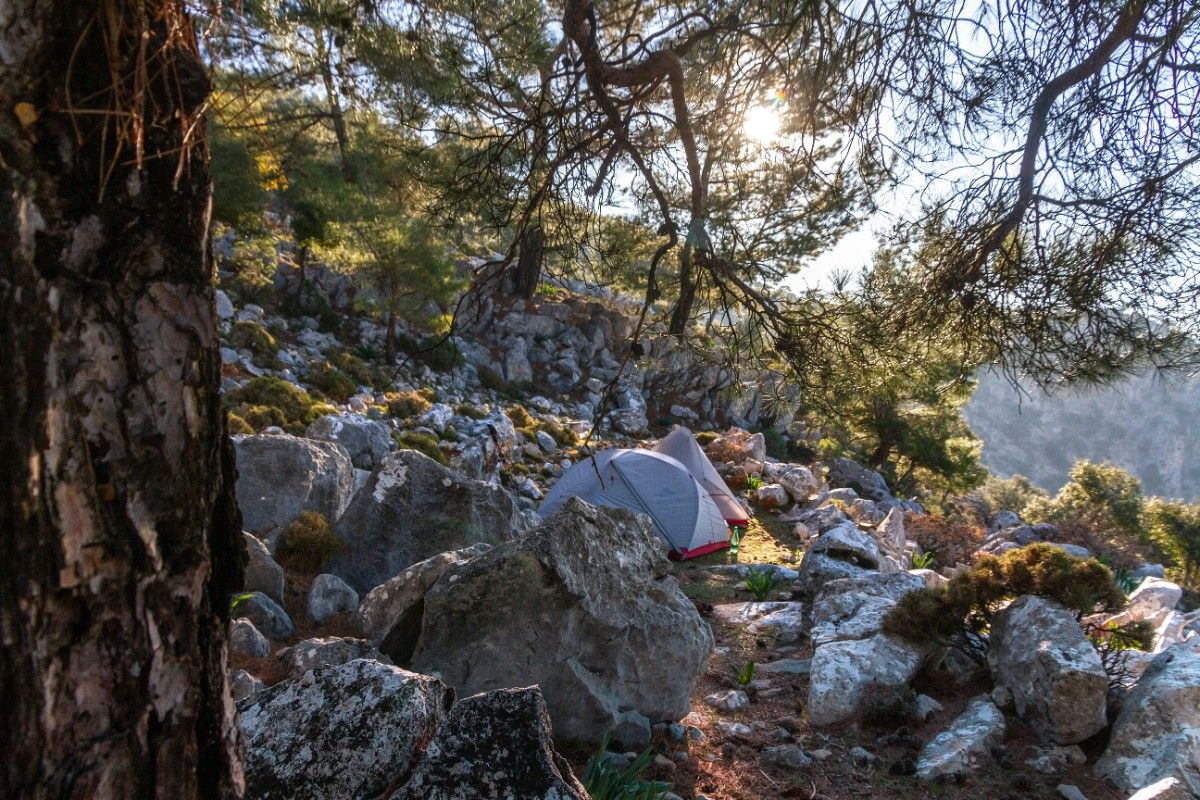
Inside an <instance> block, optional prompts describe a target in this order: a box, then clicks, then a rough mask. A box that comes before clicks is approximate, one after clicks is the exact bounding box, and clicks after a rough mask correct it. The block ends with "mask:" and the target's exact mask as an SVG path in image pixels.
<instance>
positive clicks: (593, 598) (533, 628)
mask: <svg viewBox="0 0 1200 800" xmlns="http://www.w3.org/2000/svg"><path fill="white" fill-rule="evenodd" d="M669 572H670V568H669V565H668V562H667V560H666V557H665V556H664V555H663V547H662V540H661V538H659V536H658V535H657V534H656V533H655V531H654V528H653V523H652V522H651V520H650V519H649V518H648V517H646V516H644V515H641V514H635V513H633V512H630V511H626V510H623V509H608V508H596V507H594V506H591V505H589V504H588V503H586V502H584V501H582V500H580V499H578V498H571V499H570V500H568V501H567V503H566V504H565V505H564V506H563V507H562V508H561V509H559V510H558V511H557V512H555V513H554V514H552V515H551V516H550V517H549V518H548V519H546V520H545V521H544V522H543V523H542V524H541V525H540V526H538V527H537V528H536V529H534V530H533V531H531V532H530V533H528V534H526V535H525V536H524V537H522V538H520V539H518V540H517V541H515V542H513V543H511V544H510V545H508V546H506V547H503V548H495V549H493V550H491V551H490V552H488V553H486V554H484V555H482V556H479V557H477V558H474V559H472V560H470V561H467V562H466V563H464V564H461V565H459V566H456V567H453V568H451V569H450V570H448V571H447V572H446V573H444V574H443V575H442V577H441V578H440V579H439V580H438V581H437V583H435V584H434V585H433V587H432V588H431V589H430V590H429V591H428V592H427V593H426V595H425V608H424V614H423V617H422V621H421V634H420V637H419V639H418V641H417V647H416V651H415V652H414V654H413V658H412V664H413V668H414V669H416V670H418V671H421V672H431V671H436V673H437V674H438V675H439V676H440V677H441V678H442V679H443V680H444V681H446V683H448V684H450V685H451V686H453V687H454V688H455V689H456V690H457V691H459V692H460V693H461V694H473V693H477V692H483V691H490V690H492V689H500V688H512V687H517V686H529V685H532V684H535V683H536V684H538V685H540V686H541V689H542V692H543V693H544V695H545V698H546V703H547V704H548V706H549V708H550V715H551V718H552V719H553V720H554V730H555V736H556V738H558V739H559V740H562V741H568V742H580V743H587V744H595V743H597V742H599V741H600V740H601V738H602V737H603V736H604V733H605V731H607V730H608V729H609V728H612V727H614V726H615V725H616V724H617V722H619V721H620V720H621V719H622V718H623V714H624V713H625V712H628V711H636V712H637V713H639V714H641V715H642V716H644V717H645V718H646V719H648V720H649V721H650V722H651V723H656V722H674V721H676V720H678V719H680V718H681V717H683V716H684V715H685V714H687V713H688V710H689V704H690V696H691V693H692V689H693V687H694V686H695V682H696V679H697V676H698V675H699V673H700V671H701V670H702V669H704V667H705V665H706V664H707V661H708V655H709V652H710V651H711V650H712V646H713V636H712V632H711V631H710V630H709V628H708V625H707V624H706V623H705V622H704V620H702V619H701V618H700V615H699V613H698V612H697V611H696V607H695V606H694V605H693V604H692V603H691V601H689V600H688V599H687V597H685V596H684V594H683V593H682V592H681V591H680V589H679V586H678V585H677V584H676V583H675V580H674V578H672V577H670V574H669Z"/></svg>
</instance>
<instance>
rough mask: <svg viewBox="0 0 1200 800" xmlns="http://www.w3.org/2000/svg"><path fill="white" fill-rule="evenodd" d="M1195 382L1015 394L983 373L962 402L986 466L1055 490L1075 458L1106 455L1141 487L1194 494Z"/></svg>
mask: <svg viewBox="0 0 1200 800" xmlns="http://www.w3.org/2000/svg"><path fill="white" fill-rule="evenodd" d="M1198 415H1200V381H1196V380H1191V381H1184V382H1177V383H1167V382H1164V381H1162V380H1161V379H1156V378H1154V377H1152V376H1150V375H1142V376H1139V377H1137V378H1133V379H1130V380H1128V381H1125V382H1123V383H1121V384H1119V385H1117V386H1114V387H1111V388H1104V389H1092V390H1079V391H1072V392H1064V393H1061V394H1058V395H1054V396H1047V395H1044V394H1040V393H1036V390H1035V391H1034V392H1030V394H1029V395H1026V396H1019V395H1018V394H1017V392H1016V390H1014V389H1013V387H1012V386H1011V385H1010V384H1009V383H1007V382H1006V381H1005V380H1004V379H1003V378H1001V377H998V376H996V375H994V374H986V375H984V376H983V377H982V378H981V380H980V382H979V388H978V390H977V391H976V392H975V396H974V397H973V398H972V399H971V402H970V403H969V404H968V405H967V407H966V416H967V419H968V420H969V421H970V424H971V428H972V429H973V430H974V431H975V433H977V434H978V435H979V437H980V438H981V439H983V461H984V464H986V465H987V467H988V469H989V470H991V471H992V472H995V473H999V474H1002V475H1012V474H1013V473H1020V474H1022V475H1026V476H1028V477H1029V478H1030V479H1031V480H1032V481H1033V482H1034V483H1036V484H1038V485H1039V486H1042V487H1043V488H1045V489H1047V490H1050V491H1056V490H1057V489H1058V488H1059V487H1060V486H1062V484H1063V483H1065V482H1066V478H1067V471H1068V470H1069V469H1070V468H1071V464H1072V463H1074V462H1075V461H1076V460H1077V459H1080V458H1086V459H1089V460H1092V461H1102V460H1109V461H1112V462H1113V463H1115V464H1117V465H1118V466H1120V467H1122V468H1123V469H1126V470H1128V471H1129V472H1131V473H1133V474H1134V475H1136V476H1137V477H1138V478H1140V479H1141V481H1142V486H1143V488H1144V489H1145V491H1146V492H1147V493H1150V494H1156V495H1160V496H1163V497H1178V498H1183V499H1187V500H1195V499H1197V498H1200V439H1197V437H1196V436H1195V431H1196V425H1197V416H1198Z"/></svg>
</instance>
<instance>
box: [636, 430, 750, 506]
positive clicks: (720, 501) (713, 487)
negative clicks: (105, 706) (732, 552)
mask: <svg viewBox="0 0 1200 800" xmlns="http://www.w3.org/2000/svg"><path fill="white" fill-rule="evenodd" d="M654 452H656V453H662V454H663V455H666V456H670V457H671V458H673V459H675V460H676V461H678V462H679V463H680V464H683V466H684V468H685V469H687V471H688V472H690V473H692V475H694V476H695V477H696V481H697V482H698V483H699V484H700V485H701V486H703V487H704V488H705V490H706V491H707V492H708V493H709V495H711V496H712V499H713V502H714V503H716V504H717V508H719V509H720V510H721V515H722V516H723V517H725V522H727V523H728V524H729V525H731V526H734V525H743V526H744V525H749V524H750V515H749V514H747V513H746V509H745V508H743V507H742V504H741V503H739V502H738V501H737V498H735V497H734V496H733V492H731V491H729V487H728V486H726V485H725V481H723V480H721V476H720V475H719V474H718V473H717V468H716V467H714V466H713V464H712V462H711V461H709V460H708V456H706V455H704V451H703V450H701V449H700V443H699V442H697V441H696V437H695V436H693V435H692V432H691V431H689V430H688V429H687V428H685V427H683V426H682V425H676V426H675V427H674V428H673V429H672V430H671V432H670V433H668V434H667V435H666V436H664V437H663V438H662V440H661V441H659V443H658V444H656V445H655V446H654Z"/></svg>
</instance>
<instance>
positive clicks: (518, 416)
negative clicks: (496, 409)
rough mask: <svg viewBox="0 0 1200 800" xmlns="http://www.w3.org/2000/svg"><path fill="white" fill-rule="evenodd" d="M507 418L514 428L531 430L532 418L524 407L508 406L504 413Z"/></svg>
mask: <svg viewBox="0 0 1200 800" xmlns="http://www.w3.org/2000/svg"><path fill="white" fill-rule="evenodd" d="M504 413H505V414H507V415H508V418H509V419H510V420H511V421H512V424H513V427H514V428H532V427H533V417H532V416H530V415H529V412H528V411H526V410H525V406H522V405H513V406H509V407H508V408H507V409H505V411H504Z"/></svg>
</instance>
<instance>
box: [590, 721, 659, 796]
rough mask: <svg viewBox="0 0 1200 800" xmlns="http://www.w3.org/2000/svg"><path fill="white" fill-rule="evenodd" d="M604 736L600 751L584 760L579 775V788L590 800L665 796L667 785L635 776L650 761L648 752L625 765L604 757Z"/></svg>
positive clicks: (607, 740)
mask: <svg viewBox="0 0 1200 800" xmlns="http://www.w3.org/2000/svg"><path fill="white" fill-rule="evenodd" d="M608 742H609V736H608V734H605V735H604V741H603V742H601V743H600V749H599V750H597V751H596V753H595V754H594V755H593V756H592V757H591V758H590V759H588V763H587V767H586V768H585V769H584V772H583V788H584V789H586V790H587V793H588V797H590V798H592V800H661V798H664V797H666V795H667V788H668V784H665V783H663V782H661V781H644V780H642V779H641V778H640V777H638V776H639V775H641V773H642V771H643V770H645V769H646V767H648V766H650V762H651V760H652V759H653V755H652V754H651V752H650V750H649V749H646V750H644V751H642V754H641V755H639V756H638V757H637V758H635V759H633V761H630V762H629V764H628V765H626V766H620V762H619V761H617V760H616V759H614V758H613V757H612V756H610V755H609V754H608Z"/></svg>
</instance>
